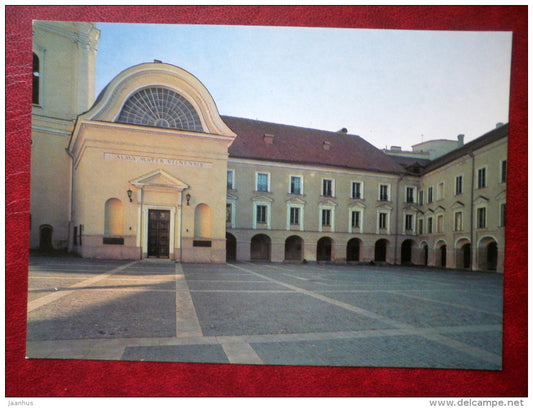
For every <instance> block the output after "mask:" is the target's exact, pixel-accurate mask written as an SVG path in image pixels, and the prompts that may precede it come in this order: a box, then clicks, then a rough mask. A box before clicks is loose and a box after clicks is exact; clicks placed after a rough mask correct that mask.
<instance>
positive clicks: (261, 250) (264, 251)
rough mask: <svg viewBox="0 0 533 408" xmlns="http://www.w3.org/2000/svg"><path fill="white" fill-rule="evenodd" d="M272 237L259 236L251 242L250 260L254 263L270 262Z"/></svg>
mask: <svg viewBox="0 0 533 408" xmlns="http://www.w3.org/2000/svg"><path fill="white" fill-rule="evenodd" d="M270 248H271V241H270V237H269V236H268V235H265V234H258V235H255V236H254V237H253V238H252V241H251V242H250V259H251V260H252V261H267V262H268V261H270Z"/></svg>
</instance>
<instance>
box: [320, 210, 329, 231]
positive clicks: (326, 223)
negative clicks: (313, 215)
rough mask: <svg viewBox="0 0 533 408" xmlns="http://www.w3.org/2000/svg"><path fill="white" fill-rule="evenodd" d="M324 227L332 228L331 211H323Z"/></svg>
mask: <svg viewBox="0 0 533 408" xmlns="http://www.w3.org/2000/svg"><path fill="white" fill-rule="evenodd" d="M322 226H323V227H331V210H322Z"/></svg>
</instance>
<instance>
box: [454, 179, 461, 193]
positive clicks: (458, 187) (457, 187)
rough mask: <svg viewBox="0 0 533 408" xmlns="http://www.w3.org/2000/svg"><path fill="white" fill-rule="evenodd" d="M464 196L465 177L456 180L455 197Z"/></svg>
mask: <svg viewBox="0 0 533 408" xmlns="http://www.w3.org/2000/svg"><path fill="white" fill-rule="evenodd" d="M460 194H463V176H457V177H456V178H455V195H460Z"/></svg>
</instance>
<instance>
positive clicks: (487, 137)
mask: <svg viewBox="0 0 533 408" xmlns="http://www.w3.org/2000/svg"><path fill="white" fill-rule="evenodd" d="M508 135H509V124H508V123H506V124H504V125H502V126H499V127H497V128H495V129H493V130H491V131H489V132H487V133H485V134H484V135H483V136H480V137H478V138H477V139H474V140H472V141H471V142H469V143H467V144H465V145H464V146H462V147H460V148H458V149H455V150H452V151H451V152H449V153H446V154H445V155H444V156H440V157H437V158H436V159H435V160H433V161H431V162H430V163H429V164H428V165H427V166H425V168H424V174H425V173H429V172H430V171H433V170H435V169H437V168H439V167H441V166H444V165H445V164H447V163H449V162H451V161H453V160H456V159H458V158H459V157H461V156H464V155H465V154H469V153H471V152H473V151H475V150H477V149H480V148H482V147H483V146H486V145H488V144H490V143H493V142H495V141H497V140H499V139H502V138H504V137H507V136H508Z"/></svg>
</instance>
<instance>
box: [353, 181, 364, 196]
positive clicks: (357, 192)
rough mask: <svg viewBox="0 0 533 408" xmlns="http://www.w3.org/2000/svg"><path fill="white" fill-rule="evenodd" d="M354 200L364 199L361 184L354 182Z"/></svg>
mask: <svg viewBox="0 0 533 408" xmlns="http://www.w3.org/2000/svg"><path fill="white" fill-rule="evenodd" d="M352 198H363V194H362V189H361V183H360V182H358V181H353V182H352Z"/></svg>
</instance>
